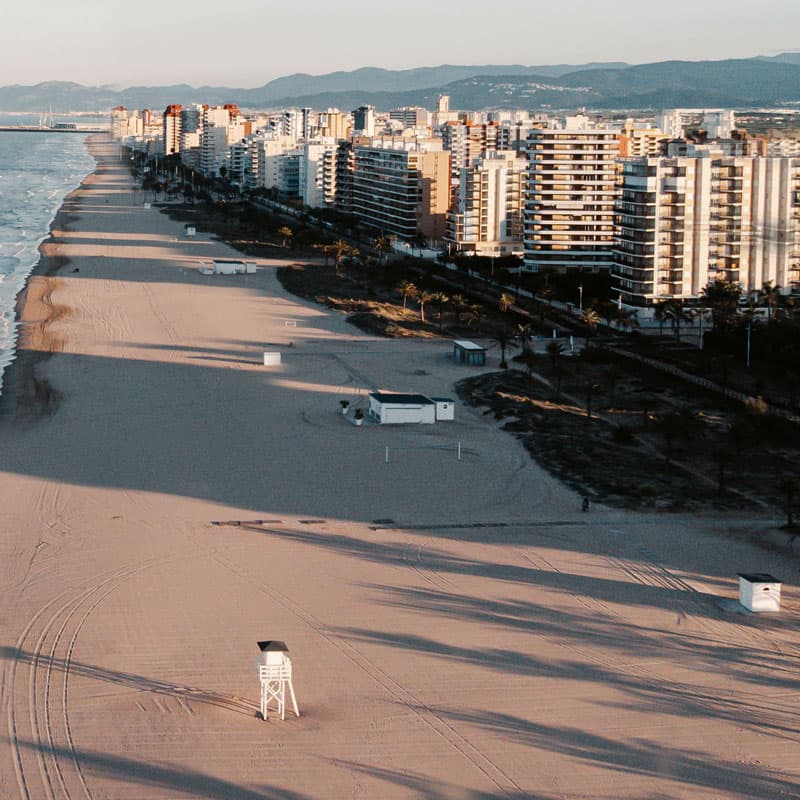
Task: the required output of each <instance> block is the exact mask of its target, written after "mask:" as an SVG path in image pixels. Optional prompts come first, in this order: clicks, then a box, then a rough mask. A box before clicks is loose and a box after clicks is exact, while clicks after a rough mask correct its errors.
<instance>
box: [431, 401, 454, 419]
mask: <svg viewBox="0 0 800 800" xmlns="http://www.w3.org/2000/svg"><path fill="white" fill-rule="evenodd" d="M431 400H433V402H434V403H436V421H437V422H439V420H449V419H455V418H456V404H455V403H454V402H453V400H452V399H451V398H450V397H431Z"/></svg>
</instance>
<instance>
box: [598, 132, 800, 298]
mask: <svg viewBox="0 0 800 800" xmlns="http://www.w3.org/2000/svg"><path fill="white" fill-rule="evenodd" d="M616 224H617V241H616V245H615V248H614V266H613V271H612V274H613V277H614V281H615V284H616V286H617V288H618V289H619V291H620V293H621V297H622V300H623V302H625V303H626V304H628V305H633V306H649V305H652V304H653V303H655V302H658V301H659V300H663V299H670V298H676V299H680V300H688V299H692V298H697V297H699V296H700V293H701V292H702V290H703V288H704V287H705V286H707V285H708V283H709V282H711V281H714V280H725V281H733V282H737V283H739V284H741V286H742V289H743V290H744V291H745V292H749V291H753V290H756V289H760V288H761V286H762V285H763V284H764V282H765V281H771V282H772V284H773V285H777V286H781V287H784V289H787V288H788V287H791V286H793V285H797V282H798V279H799V278H800V274H798V271H800V159H797V158H764V157H760V156H739V155H726V154H725V152H724V150H722V149H721V148H718V147H717V146H716V145H715V144H714V143H711V144H708V145H702V146H697V147H695V148H690V149H689V150H688V152H687V153H686V154H685V155H679V156H668V157H662V158H640V159H628V160H625V161H624V163H623V171H622V192H621V196H620V198H619V200H618V201H617V217H616Z"/></svg>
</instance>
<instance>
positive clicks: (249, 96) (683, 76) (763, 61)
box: [0, 52, 800, 113]
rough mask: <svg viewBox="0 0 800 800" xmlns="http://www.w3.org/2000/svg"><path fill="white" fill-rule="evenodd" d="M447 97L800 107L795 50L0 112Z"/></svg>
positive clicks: (68, 97)
mask: <svg viewBox="0 0 800 800" xmlns="http://www.w3.org/2000/svg"><path fill="white" fill-rule="evenodd" d="M439 94H449V95H450V97H451V102H450V107H451V108H455V109H492V108H524V109H529V110H541V109H564V110H568V109H575V108H582V107H586V108H589V109H642V110H644V109H659V108H670V107H680V106H688V107H711V106H725V107H732V108H743V107H746V108H753V107H759V106H784V105H786V106H791V105H795V106H800V52H798V53H795V52H789V53H781V54H779V55H776V56H758V57H756V58H748V59H727V60H723V61H665V62H660V63H654V64H639V65H635V66H631V65H629V64H624V63H618V62H611V63H600V64H581V65H575V64H558V65H549V66H547V65H539V66H530V67H526V66H521V65H518V64H514V65H504V66H499V65H485V66H452V65H443V66H439V67H422V68H419V69H408V70H386V69H378V68H376V67H364V68H362V69H357V70H354V71H352V72H332V73H329V74H327V75H304V74H297V75H289V76H286V77H283V78H278V79H276V80H273V81H270V82H269V83H267V84H265V85H264V86H261V87H258V88H256V89H236V88H230V87H220V86H200V87H193V86H188V85H186V84H179V85H175V86H132V87H129V88H127V89H120V90H117V89H113V88H111V87H108V86H94V87H91V86H82V85H80V84H77V83H67V82H60V81H53V82H48V83H40V84H36V85H35V86H19V85H15V86H5V87H0V110H2V111H32V112H42V111H48V110H50V109H52V111H53V112H54V113H58V112H65V111H106V110H108V109H110V108H112V107H114V106H119V105H122V106H125V107H127V108H153V109H157V110H161V109H163V108H164V107H166V106H167V105H169V104H170V103H183V104H189V103H210V104H220V103H238V104H239V105H240V106H242V107H243V108H249V109H268V108H285V107H289V106H310V107H312V108H317V109H321V108H328V107H337V108H340V109H342V110H344V111H350V110H352V109H353V108H356V107H357V106H359V105H365V104H370V105H374V106H375V107H376V108H378V109H379V110H386V109H389V108H395V107H397V106H403V105H421V106H425V107H427V108H435V103H436V98H437V96H438V95H439Z"/></svg>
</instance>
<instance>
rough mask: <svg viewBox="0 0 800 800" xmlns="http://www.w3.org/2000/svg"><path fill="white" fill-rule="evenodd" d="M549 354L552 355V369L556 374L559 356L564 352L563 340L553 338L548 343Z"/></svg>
mask: <svg viewBox="0 0 800 800" xmlns="http://www.w3.org/2000/svg"><path fill="white" fill-rule="evenodd" d="M545 349H546V350H547V355H549V356H550V369H551V371H552V373H553V375H555V374H556V369H557V368H558V357H559V356H560V355H561V354H562V353H563V352H564V345H563V344H561V342H557V341H555V340H551V341H549V342H548V343H547V347H546V348H545Z"/></svg>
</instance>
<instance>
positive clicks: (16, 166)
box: [0, 115, 94, 393]
mask: <svg viewBox="0 0 800 800" xmlns="http://www.w3.org/2000/svg"><path fill="white" fill-rule="evenodd" d="M81 121H83V120H81ZM20 124H29V122H28V120H27V119H26V120H20V119H19V118H14V117H7V116H5V115H0V125H20ZM93 169H94V159H93V158H92V157H91V156H90V155H89V151H88V150H87V148H86V137H85V136H84V135H81V134H79V133H48V132H46V131H42V132H38V131H37V132H33V133H11V132H5V131H2V132H0V393H1V392H2V376H3V372H4V371H5V369H6V367H7V366H8V365H9V364H10V363H11V362H12V361H13V360H14V355H15V346H16V340H17V326H16V323H15V311H14V305H15V299H16V296H17V294H18V293H19V291H20V290H21V289H22V288H23V287H24V286H25V281H26V280H27V278H28V276H29V275H30V273H31V270H32V269H33V267H34V266H35V265H36V263H37V262H38V260H39V244H40V243H41V242H42V240H43V239H45V238H46V237H47V235H48V233H49V230H50V224H51V223H52V221H53V218H54V217H55V214H56V212H57V211H58V209H59V206H60V205H61V203H62V201H63V200H64V198H65V197H66V196H67V195H68V194H69V193H70V192H71V191H72V190H73V189H75V188H77V187H78V185H79V184H80V182H81V181H82V180H83V178H84V177H85V176H86V175H88V174H89V173H90V172H91V171H92V170H93Z"/></svg>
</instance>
